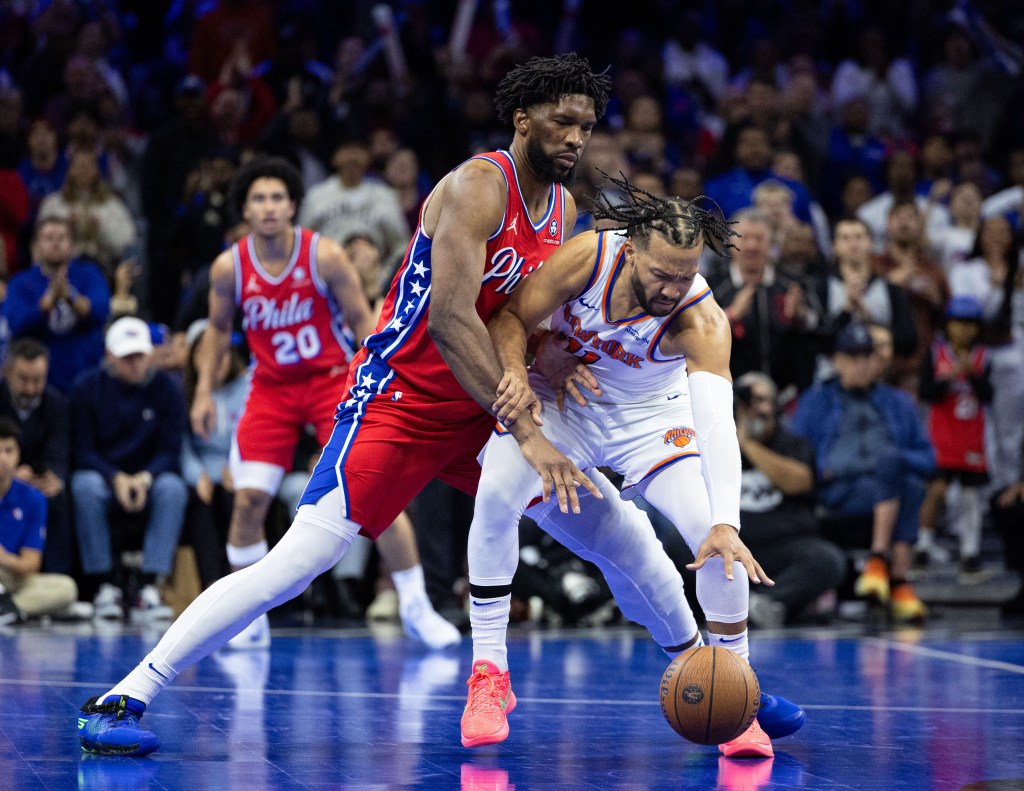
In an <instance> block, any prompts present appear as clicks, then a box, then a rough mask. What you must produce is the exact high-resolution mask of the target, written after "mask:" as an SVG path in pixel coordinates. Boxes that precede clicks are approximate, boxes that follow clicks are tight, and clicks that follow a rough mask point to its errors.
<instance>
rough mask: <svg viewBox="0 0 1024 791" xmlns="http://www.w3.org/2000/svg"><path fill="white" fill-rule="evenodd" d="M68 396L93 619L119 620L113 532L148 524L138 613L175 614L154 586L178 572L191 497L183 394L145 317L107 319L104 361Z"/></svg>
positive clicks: (149, 616) (78, 521)
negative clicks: (158, 353) (160, 365)
mask: <svg viewBox="0 0 1024 791" xmlns="http://www.w3.org/2000/svg"><path fill="white" fill-rule="evenodd" d="M71 402H72V403H73V404H74V409H73V414H72V426H73V432H72V433H73V436H74V472H73V473H72V476H71V492H72V498H73V500H74V509H75V528H76V531H77V533H78V542H79V546H80V548H81V553H82V570H83V572H84V573H85V574H86V575H89V576H90V577H91V578H92V580H93V581H94V582H95V583H98V586H99V587H98V592H97V594H96V598H95V602H94V603H95V605H96V616H97V617H100V618H119V617H121V615H122V611H123V603H124V593H123V591H122V589H121V587H120V585H119V584H118V583H121V584H123V583H124V580H123V579H118V576H119V575H118V573H117V571H118V570H116V569H115V564H114V551H113V548H112V544H113V543H114V542H113V541H112V536H113V535H115V533H116V534H117V535H120V534H121V533H123V532H125V531H130V530H132V529H138V528H139V527H140V526H141V529H142V531H143V542H142V555H143V558H142V572H141V574H142V576H141V579H140V583H141V588H140V591H139V599H138V601H137V602H133V607H134V612H133V615H136V614H137V615H138V616H139V619H140V620H155V619H161V618H170V616H171V611H170V608H169V607H167V606H166V605H164V604H163V603H162V601H161V599H160V594H159V591H158V590H157V587H156V584H157V582H158V580H159V579H160V578H161V577H163V576H166V575H167V574H169V573H170V571H171V566H172V564H173V561H174V552H175V549H176V548H177V545H178V537H179V535H180V533H181V528H182V523H183V520H184V515H185V505H186V502H187V500H188V493H187V490H186V487H185V483H184V481H183V480H182V478H181V476H180V475H179V463H180V456H181V438H182V436H183V434H184V433H185V426H186V423H185V399H184V396H183V395H182V392H181V389H180V388H179V387H178V385H177V384H176V383H175V381H174V380H173V379H172V378H171V377H170V376H168V375H167V374H166V373H164V372H163V371H159V370H157V369H156V368H155V366H154V365H153V341H152V338H151V335H150V328H149V325H148V324H146V322H144V321H142V320H141V319H138V318H135V317H133V316H126V317H124V318H121V319H118V320H117V321H115V322H114V323H113V324H111V325H110V328H109V329H108V330H107V333H106V362H105V365H103V366H102V367H100V368H99V369H97V370H96V371H93V372H91V373H89V374H86V375H84V376H83V377H82V378H81V379H79V380H78V382H77V383H76V385H75V387H74V389H73V390H72V395H71ZM112 527H114V528H116V529H117V530H116V531H112Z"/></svg>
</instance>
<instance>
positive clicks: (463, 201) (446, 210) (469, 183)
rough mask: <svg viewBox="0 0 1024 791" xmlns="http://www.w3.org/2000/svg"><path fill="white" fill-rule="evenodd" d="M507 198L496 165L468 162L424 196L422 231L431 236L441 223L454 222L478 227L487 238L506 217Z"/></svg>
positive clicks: (481, 161) (505, 187) (483, 161)
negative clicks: (484, 231) (485, 231)
mask: <svg viewBox="0 0 1024 791" xmlns="http://www.w3.org/2000/svg"><path fill="white" fill-rule="evenodd" d="M507 198H508V187H507V185H506V183H505V178H504V176H503V174H502V172H501V170H500V169H499V168H498V167H497V165H495V164H493V163H491V162H488V161H486V160H479V159H471V160H469V161H468V162H465V163H463V164H462V165H460V166H459V168H458V169H457V170H454V171H452V172H451V173H449V174H448V175H447V176H445V177H444V178H443V179H441V181H440V182H439V183H438V185H437V186H436V187H435V188H434V190H433V192H431V193H430V195H429V196H428V197H427V207H426V211H425V212H424V214H423V230H424V231H425V232H426V233H427V235H428V236H433V235H434V234H435V233H436V232H437V228H438V226H439V225H441V224H442V221H443V222H444V223H448V222H451V221H454V222H456V223H461V224H466V223H472V224H473V225H480V226H481V227H483V228H487V229H489V230H488V235H490V233H491V232H492V231H493V230H494V228H497V227H498V224H499V223H500V222H501V218H502V217H503V216H504V214H505V203H506V201H507Z"/></svg>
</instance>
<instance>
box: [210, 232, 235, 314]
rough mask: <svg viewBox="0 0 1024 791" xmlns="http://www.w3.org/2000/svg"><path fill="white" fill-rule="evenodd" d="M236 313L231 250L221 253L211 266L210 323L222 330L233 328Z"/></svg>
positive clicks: (233, 267)
mask: <svg viewBox="0 0 1024 791" xmlns="http://www.w3.org/2000/svg"><path fill="white" fill-rule="evenodd" d="M234 315H235V266H234V261H233V259H232V257H231V252H230V251H228V252H224V253H221V254H220V255H219V256H217V258H216V259H215V260H214V262H213V266H212V267H211V268H210V292H209V317H210V325H211V326H213V327H214V328H216V329H218V330H221V331H222V332H228V331H230V330H231V320H232V319H233V318H234Z"/></svg>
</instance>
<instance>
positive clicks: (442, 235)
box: [430, 163, 507, 325]
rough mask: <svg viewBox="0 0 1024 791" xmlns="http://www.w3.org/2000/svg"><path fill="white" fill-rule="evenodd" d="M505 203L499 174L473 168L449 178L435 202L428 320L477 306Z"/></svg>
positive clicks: (474, 164) (468, 165)
mask: <svg viewBox="0 0 1024 791" xmlns="http://www.w3.org/2000/svg"><path fill="white" fill-rule="evenodd" d="M485 167H486V168H487V170H484V168H485ZM488 171H493V172H488ZM506 197H507V190H506V188H505V184H504V180H503V179H502V177H501V174H500V173H498V172H497V171H496V170H494V168H493V167H491V166H489V165H481V164H477V163H469V164H467V165H465V166H463V167H462V168H460V169H459V170H458V171H456V172H455V173H453V174H452V176H451V182H450V183H448V184H447V185H445V189H444V192H443V194H442V195H439V196H437V198H438V199H439V200H441V201H442V203H441V207H440V212H439V216H438V220H437V228H436V229H435V231H434V241H433V245H432V248H431V257H430V261H431V263H430V268H431V272H430V281H431V283H430V286H431V287H430V313H431V319H439V318H441V317H443V316H448V315H452V314H459V313H462V312H465V311H466V308H467V307H470V306H472V305H474V304H475V303H476V299H477V296H478V295H479V293H480V284H481V280H482V277H483V269H482V267H483V266H485V265H486V261H485V259H486V257H487V240H488V238H489V237H490V236H491V234H493V233H494V232H495V230H497V229H498V226H499V224H500V223H501V221H502V218H503V217H504V216H505V201H506ZM431 323H432V325H433V323H434V322H433V321H432V322H431Z"/></svg>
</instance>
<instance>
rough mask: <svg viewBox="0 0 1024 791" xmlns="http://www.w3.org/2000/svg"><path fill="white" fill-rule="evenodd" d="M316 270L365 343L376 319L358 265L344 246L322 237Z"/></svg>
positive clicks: (352, 327)
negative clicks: (350, 257) (356, 266)
mask: <svg viewBox="0 0 1024 791" xmlns="http://www.w3.org/2000/svg"><path fill="white" fill-rule="evenodd" d="M316 267H317V270H318V271H319V272H320V277H322V278H323V279H324V282H325V283H327V287H328V288H329V289H330V290H331V294H332V295H333V296H334V299H335V301H337V303H338V305H339V306H340V307H341V312H342V315H343V316H344V317H345V323H346V324H347V325H348V326H349V329H351V330H352V332H354V333H355V335H356V338H358V339H359V342H360V343H362V342H363V338H365V337H366V336H367V335H371V334H372V333H373V330H374V325H375V324H376V323H377V320H376V314H375V313H374V312H373V309H372V308H371V307H370V303H369V300H367V298H366V294H365V293H364V292H363V284H362V280H361V279H360V277H359V272H358V270H356V268H355V265H354V264H353V263H352V262H351V261H350V260H349V257H348V254H347V253H346V252H345V250H344V248H342V247H341V245H339V244H338V243H337V242H335V241H334V240H333V239H325V238H324V237H322V236H321V237H320V243H319V244H318V245H317V248H316Z"/></svg>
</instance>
